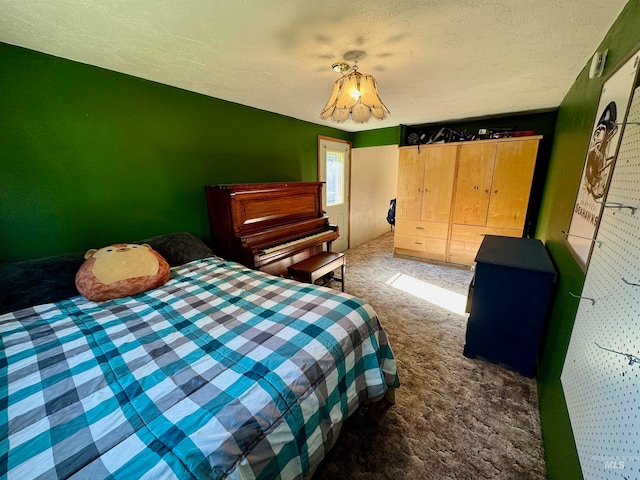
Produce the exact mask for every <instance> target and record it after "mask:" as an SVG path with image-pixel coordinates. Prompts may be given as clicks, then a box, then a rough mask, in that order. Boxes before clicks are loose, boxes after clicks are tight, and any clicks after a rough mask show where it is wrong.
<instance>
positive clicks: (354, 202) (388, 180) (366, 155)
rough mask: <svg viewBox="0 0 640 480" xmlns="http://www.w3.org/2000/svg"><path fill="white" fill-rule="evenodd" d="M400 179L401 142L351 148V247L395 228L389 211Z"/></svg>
mask: <svg viewBox="0 0 640 480" xmlns="http://www.w3.org/2000/svg"><path fill="white" fill-rule="evenodd" d="M397 181H398V146H397V145H386V146H382V147H363V148H354V149H352V150H351V235H350V247H351V248H354V247H357V246H358V245H360V244H361V243H364V242H366V241H367V240H371V239H372V238H376V237H378V236H380V235H382V234H383V233H385V232H388V231H389V230H390V229H391V227H390V225H389V224H388V223H387V211H388V210H389V201H390V200H391V199H392V198H396V183H397Z"/></svg>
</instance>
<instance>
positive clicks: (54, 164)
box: [0, 43, 350, 262]
mask: <svg viewBox="0 0 640 480" xmlns="http://www.w3.org/2000/svg"><path fill="white" fill-rule="evenodd" d="M0 66H1V67H0V92H2V93H1V94H0V202H1V203H0V204H1V205H2V208H1V209H0V262H4V261H14V260H22V259H27V258H36V257H41V256H47V255H53V254H58V253H65V252H84V251H85V250H87V249H88V248H91V247H100V246H101V245H104V244H109V243H112V242H120V241H133V240H136V239H141V238H146V237H149V236H153V235H157V234H161V233H166V232H171V231H189V232H192V233H194V234H195V235H197V236H199V237H201V238H204V239H208V237H209V233H208V229H209V226H208V220H207V212H206V205H205V201H204V189H203V186H204V185H205V184H213V183H230V182H263V181H295V180H303V181H312V180H316V179H317V136H318V135H325V136H330V137H336V138H341V139H350V134H349V133H348V132H344V131H341V130H337V129H335V128H330V127H323V126H321V125H315V124H312V123H308V122H303V121H300V120H296V119H293V118H290V117H285V116H282V115H277V114H273V113H269V112H265V111H262V110H257V109H254V108H250V107H246V106H242V105H238V104H234V103H230V102H226V101H223V100H219V99H215V98H211V97H207V96H204V95H200V94H196V93H192V92H188V91H185V90H180V89H178V88H173V87H169V86H166V85H162V84H158V83H154V82H150V81H146V80H142V79H139V78H135V77H131V76H128V75H123V74H119V73H115V72H112V71H108V70H104V69H101V68H97V67H92V66H88V65H84V64H81V63H77V62H72V61H69V60H64V59H61V58H57V57H53V56H50V55H45V54H42V53H38V52H34V51H31V50H27V49H23V48H18V47H15V46H11V45H7V44H2V43H0Z"/></svg>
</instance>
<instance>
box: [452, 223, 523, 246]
mask: <svg viewBox="0 0 640 480" xmlns="http://www.w3.org/2000/svg"><path fill="white" fill-rule="evenodd" d="M485 235H498V236H501V237H521V236H522V230H515V229H512V228H488V227H479V226H475V225H458V224H455V223H454V224H453V225H452V227H451V240H457V241H460V242H471V243H477V244H478V246H480V244H481V243H482V240H483V239H484V236H485Z"/></svg>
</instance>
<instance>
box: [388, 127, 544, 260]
mask: <svg viewBox="0 0 640 480" xmlns="http://www.w3.org/2000/svg"><path fill="white" fill-rule="evenodd" d="M541 138H542V136H531V137H514V138H505V139H491V140H476V141H471V142H460V143H443V144H434V145H421V146H420V147H419V148H418V146H410V147H400V155H399V162H398V191H397V196H396V229H395V238H394V250H395V253H396V254H398V255H408V256H413V257H420V258H424V259H431V260H437V261H442V262H450V263H455V264H461V265H474V259H475V256H476V253H477V252H478V248H479V247H480V244H481V243H482V239H483V237H484V235H502V236H508V237H521V236H522V233H523V230H524V224H525V217H526V214H527V207H528V205H529V194H530V191H531V182H532V179H533V173H534V169H535V164H536V156H537V153H538V144H539V142H540V139H541Z"/></svg>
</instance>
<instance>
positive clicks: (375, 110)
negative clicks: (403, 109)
mask: <svg viewBox="0 0 640 480" xmlns="http://www.w3.org/2000/svg"><path fill="white" fill-rule="evenodd" d="M389 113H390V112H389V109H388V108H387V107H385V105H384V103H382V100H380V97H379V96H378V85H377V84H376V80H375V78H373V77H372V76H371V75H367V74H366V73H360V72H358V71H357V70H354V71H352V72H351V73H350V74H349V75H344V76H342V77H340V78H339V79H338V80H336V82H335V83H334V84H333V91H332V92H331V96H330V97H329V101H328V102H327V105H326V106H325V107H324V109H323V110H322V113H320V118H321V119H322V120H326V119H327V118H329V117H331V120H332V121H333V122H335V123H343V122H345V121H347V120H348V119H349V117H351V119H352V120H353V121H354V122H355V123H366V122H368V121H369V119H370V118H371V117H372V116H373V117H374V118H377V119H378V120H382V119H384V118H387V115H388V114H389Z"/></svg>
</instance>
